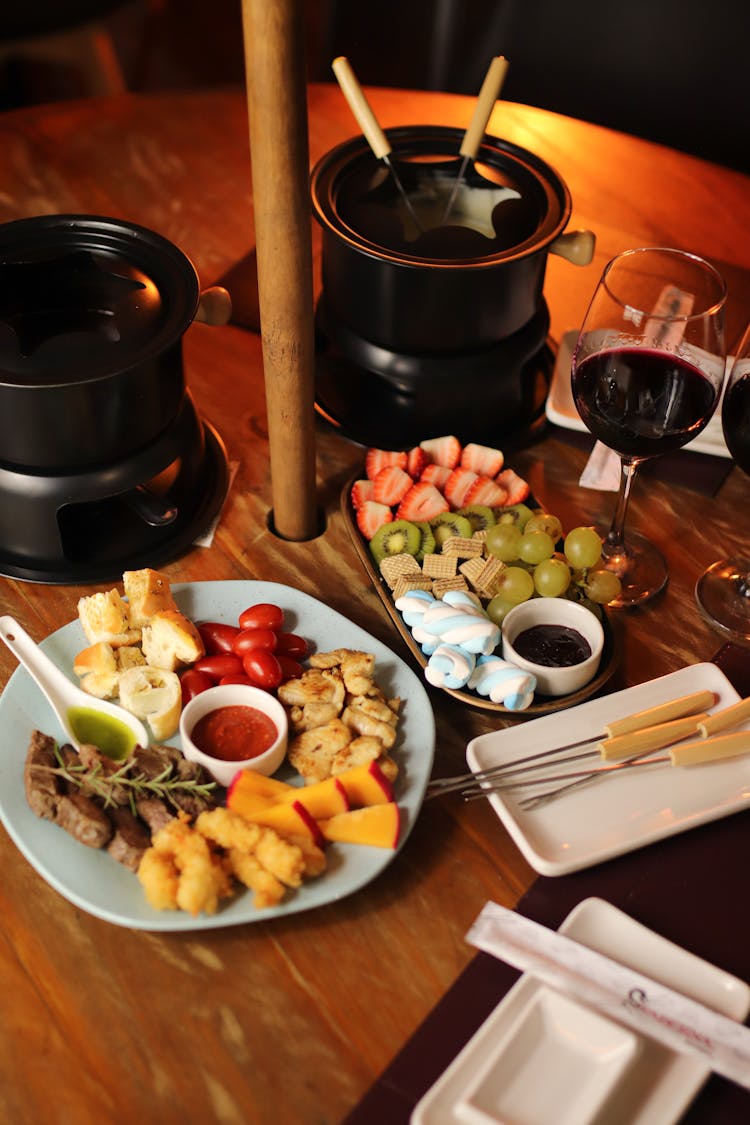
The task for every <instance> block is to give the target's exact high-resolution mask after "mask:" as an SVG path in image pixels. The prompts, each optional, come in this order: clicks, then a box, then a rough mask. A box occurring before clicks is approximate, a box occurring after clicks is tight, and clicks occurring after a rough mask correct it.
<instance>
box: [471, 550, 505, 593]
mask: <svg viewBox="0 0 750 1125" xmlns="http://www.w3.org/2000/svg"><path fill="white" fill-rule="evenodd" d="M504 570H505V563H503V562H501V561H500V559H496V558H494V557H493V556H490V558H488V559H485V560H484V565H483V567H482V570H481V573H480V574H478V575H477V579H476V586H477V589H478V590H479V591H480V593H482V594H485V595H486V596H487V597H488V598H492V597H494V596H495V594H496V593H497V592H498V590H499V589H500V576H501V574H502V572H503V571H504Z"/></svg>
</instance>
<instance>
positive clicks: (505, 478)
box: [495, 469, 531, 508]
mask: <svg viewBox="0 0 750 1125" xmlns="http://www.w3.org/2000/svg"><path fill="white" fill-rule="evenodd" d="M495 480H496V481H497V483H498V484H500V485H502V487H503V488H504V489H505V491H506V493H507V496H506V498H505V500H504V501H503V507H504V508H509V507H510V506H511V505H512V504H522V503H523V501H524V500H526V499H527V498H528V496H529V494H530V493H531V489H530V488H529V486H528V484H527V483H526V481H525V480H524V479H523V477H519V475H518V473H515V472H514V471H513V469H503V471H502V472H501V473H498V474H497V476H496V477H495Z"/></svg>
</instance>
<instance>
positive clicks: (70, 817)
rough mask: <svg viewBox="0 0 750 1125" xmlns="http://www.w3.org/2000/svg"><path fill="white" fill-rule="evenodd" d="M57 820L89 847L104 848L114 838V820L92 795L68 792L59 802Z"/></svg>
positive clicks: (62, 826)
mask: <svg viewBox="0 0 750 1125" xmlns="http://www.w3.org/2000/svg"><path fill="white" fill-rule="evenodd" d="M55 819H56V821H57V823H58V824H59V825H60V827H61V828H64V829H65V831H66V832H69V833H70V835H71V836H73V837H75V839H76V840H78V841H79V843H81V844H85V845H86V847H88V848H103V847H104V845H105V844H107V843H109V841H110V839H111V838H112V831H113V829H112V822H111V821H110V819H109V817H108V816H107V814H106V813H105V812H104V810H103V809H101V808H100V807H99V805H97V804H96V803H95V802H94V801H93V800H92V799H91V797H86V796H84V794H83V793H66V794H65V795H64V796H62V797H60V800H59V801H58V804H57V816H56V818H55Z"/></svg>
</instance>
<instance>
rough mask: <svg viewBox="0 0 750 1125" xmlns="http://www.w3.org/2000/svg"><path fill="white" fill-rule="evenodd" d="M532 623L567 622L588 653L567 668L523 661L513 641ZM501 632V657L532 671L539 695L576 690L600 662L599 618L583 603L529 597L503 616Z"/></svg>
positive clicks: (600, 638)
mask: <svg viewBox="0 0 750 1125" xmlns="http://www.w3.org/2000/svg"><path fill="white" fill-rule="evenodd" d="M534 625H566V626H568V628H570V629H575V630H577V632H579V633H580V634H581V636H582V637H584V638H585V639H586V640H587V641H588V643H589V647H590V648H591V655H590V656H589V657H588V658H587V659H586V660H582V661H581V662H580V664H571V665H568V666H566V667H550V666H548V665H546V664H535V663H534V662H533V661H531V660H526V659H525V658H524V657H523V656H519V654H518V653H517V652H516V650H515V648H514V644H513V642H514V641H515V639H516V637H517V636H518V635H519V634H520V633H522V632H523V631H524V630H525V629H531V628H533V626H534ZM502 632H503V657H504V658H505V660H507V661H509V662H510V663H511V664H515V665H516V667H517V668H523V670H524V671H525V672H533V674H534V675H535V676H536V684H537V687H536V690H537V692H538V693H539V694H540V695H570V694H571V692H574V691H578V690H579V688H582V687H584V686H585V685H586V684H587V683H588V682H589V680H590V679H592V677H593V676H595V675H596V672H597V670H598V668H599V664H600V663H601V659H602V651H603V649H604V630H603V628H602V624H601V622H600V620H599V618H598V617H597V616H596V614H594V613H592V612H591V610H590V609H587V608H586V606H583V605H580V603H578V602H571V601H568V599H567V598H530V599H529V600H528V601H527V602H521V604H520V605H517V606H514V608H513V609H512V610H511V611H510V613H509V614H508V615H507V616H506V617H505V619H504V621H503V626H502Z"/></svg>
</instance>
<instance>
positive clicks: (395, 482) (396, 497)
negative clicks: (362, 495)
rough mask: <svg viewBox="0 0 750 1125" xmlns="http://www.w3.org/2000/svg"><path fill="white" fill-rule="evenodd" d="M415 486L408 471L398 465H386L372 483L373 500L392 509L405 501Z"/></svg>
mask: <svg viewBox="0 0 750 1125" xmlns="http://www.w3.org/2000/svg"><path fill="white" fill-rule="evenodd" d="M413 484H414V481H413V480H412V479H411V477H410V476H409V474H408V473H407V471H406V469H402V468H400V467H399V466H398V465H386V466H385V468H384V469H381V470H380V472H379V473H378V475H377V476H376V477H375V480H374V481H373V482H372V498H373V500H377V502H378V504H387V505H388V506H389V507H390V508H392V507H393V506H394V505H395V504H398V503H400V502H401V500H403V498H404V496H406V494H407V492H408V491H409V489H410V488H411V486H412V485H413Z"/></svg>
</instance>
